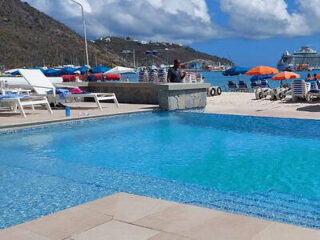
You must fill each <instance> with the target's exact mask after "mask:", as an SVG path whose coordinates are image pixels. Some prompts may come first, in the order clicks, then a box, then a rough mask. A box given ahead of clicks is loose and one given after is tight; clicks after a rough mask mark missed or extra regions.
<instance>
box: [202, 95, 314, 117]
mask: <svg viewBox="0 0 320 240" xmlns="http://www.w3.org/2000/svg"><path fill="white" fill-rule="evenodd" d="M205 112H206V113H218V114H235V115H249V116H261V117H262V116H263V117H281V118H301V119H320V102H313V103H307V102H292V101H291V97H290V96H288V97H287V98H286V99H285V100H282V101H272V100H270V98H266V99H262V100H256V99H255V96H254V93H234V92H232V93H222V95H220V96H216V97H210V98H208V105H207V107H206V109H205Z"/></svg>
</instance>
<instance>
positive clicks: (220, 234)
mask: <svg viewBox="0 0 320 240" xmlns="http://www.w3.org/2000/svg"><path fill="white" fill-rule="evenodd" d="M270 224H271V222H269V221H265V220H261V219H257V218H252V217H246V216H241V215H235V214H229V213H223V214H221V215H218V216H216V217H214V218H212V219H210V220H208V221H206V222H205V223H204V224H202V225H199V226H196V227H193V228H192V227H191V228H189V229H187V230H185V231H183V232H179V233H180V234H181V235H184V236H188V237H190V238H194V239H197V240H208V239H214V240H249V239H252V237H253V236H254V235H256V234H257V233H259V232H260V231H261V230H263V229H265V228H266V227H267V226H269V225H270Z"/></svg>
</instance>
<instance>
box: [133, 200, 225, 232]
mask: <svg viewBox="0 0 320 240" xmlns="http://www.w3.org/2000/svg"><path fill="white" fill-rule="evenodd" d="M220 214H221V213H220V212H218V211H214V210H210V209H206V208H200V207H195V206H188V205H182V204H179V205H176V206H172V207H170V208H168V209H165V210H163V211H160V212H158V213H155V214H152V215H149V216H146V217H144V218H142V219H140V220H138V221H136V222H134V224H137V225H139V226H145V227H149V228H152V229H156V230H162V231H165V232H170V233H180V232H183V231H186V230H188V229H190V228H193V227H196V226H199V225H202V224H204V223H205V222H207V221H208V220H210V219H211V218H213V217H215V216H217V215H220Z"/></svg>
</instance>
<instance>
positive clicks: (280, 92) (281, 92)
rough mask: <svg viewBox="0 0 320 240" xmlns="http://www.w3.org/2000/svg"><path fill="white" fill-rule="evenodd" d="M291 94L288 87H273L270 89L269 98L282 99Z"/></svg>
mask: <svg viewBox="0 0 320 240" xmlns="http://www.w3.org/2000/svg"><path fill="white" fill-rule="evenodd" d="M290 94H291V89H290V88H284V87H279V88H274V89H272V90H271V91H270V96H271V100H282V99H285V98H286V96H287V95H290Z"/></svg>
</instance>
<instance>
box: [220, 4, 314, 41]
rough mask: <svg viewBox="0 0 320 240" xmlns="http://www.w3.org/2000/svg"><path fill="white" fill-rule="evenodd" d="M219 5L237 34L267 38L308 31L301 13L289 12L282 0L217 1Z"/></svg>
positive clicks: (300, 33) (301, 33)
mask: <svg viewBox="0 0 320 240" xmlns="http://www.w3.org/2000/svg"><path fill="white" fill-rule="evenodd" d="M300 1H310V0H300ZM318 2H319V1H318ZM220 6H221V10H222V11H223V12H225V13H226V14H228V15H229V20H230V22H229V24H230V27H231V28H232V29H233V31H234V32H235V33H236V34H238V35H240V36H246V37H249V38H250V37H253V38H267V37H273V36H305V35H309V34H310V33H311V29H310V27H309V26H308V25H306V19H305V16H304V15H303V14H299V13H291V14H290V13H289V12H288V6H287V3H286V1H284V0H220Z"/></svg>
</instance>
